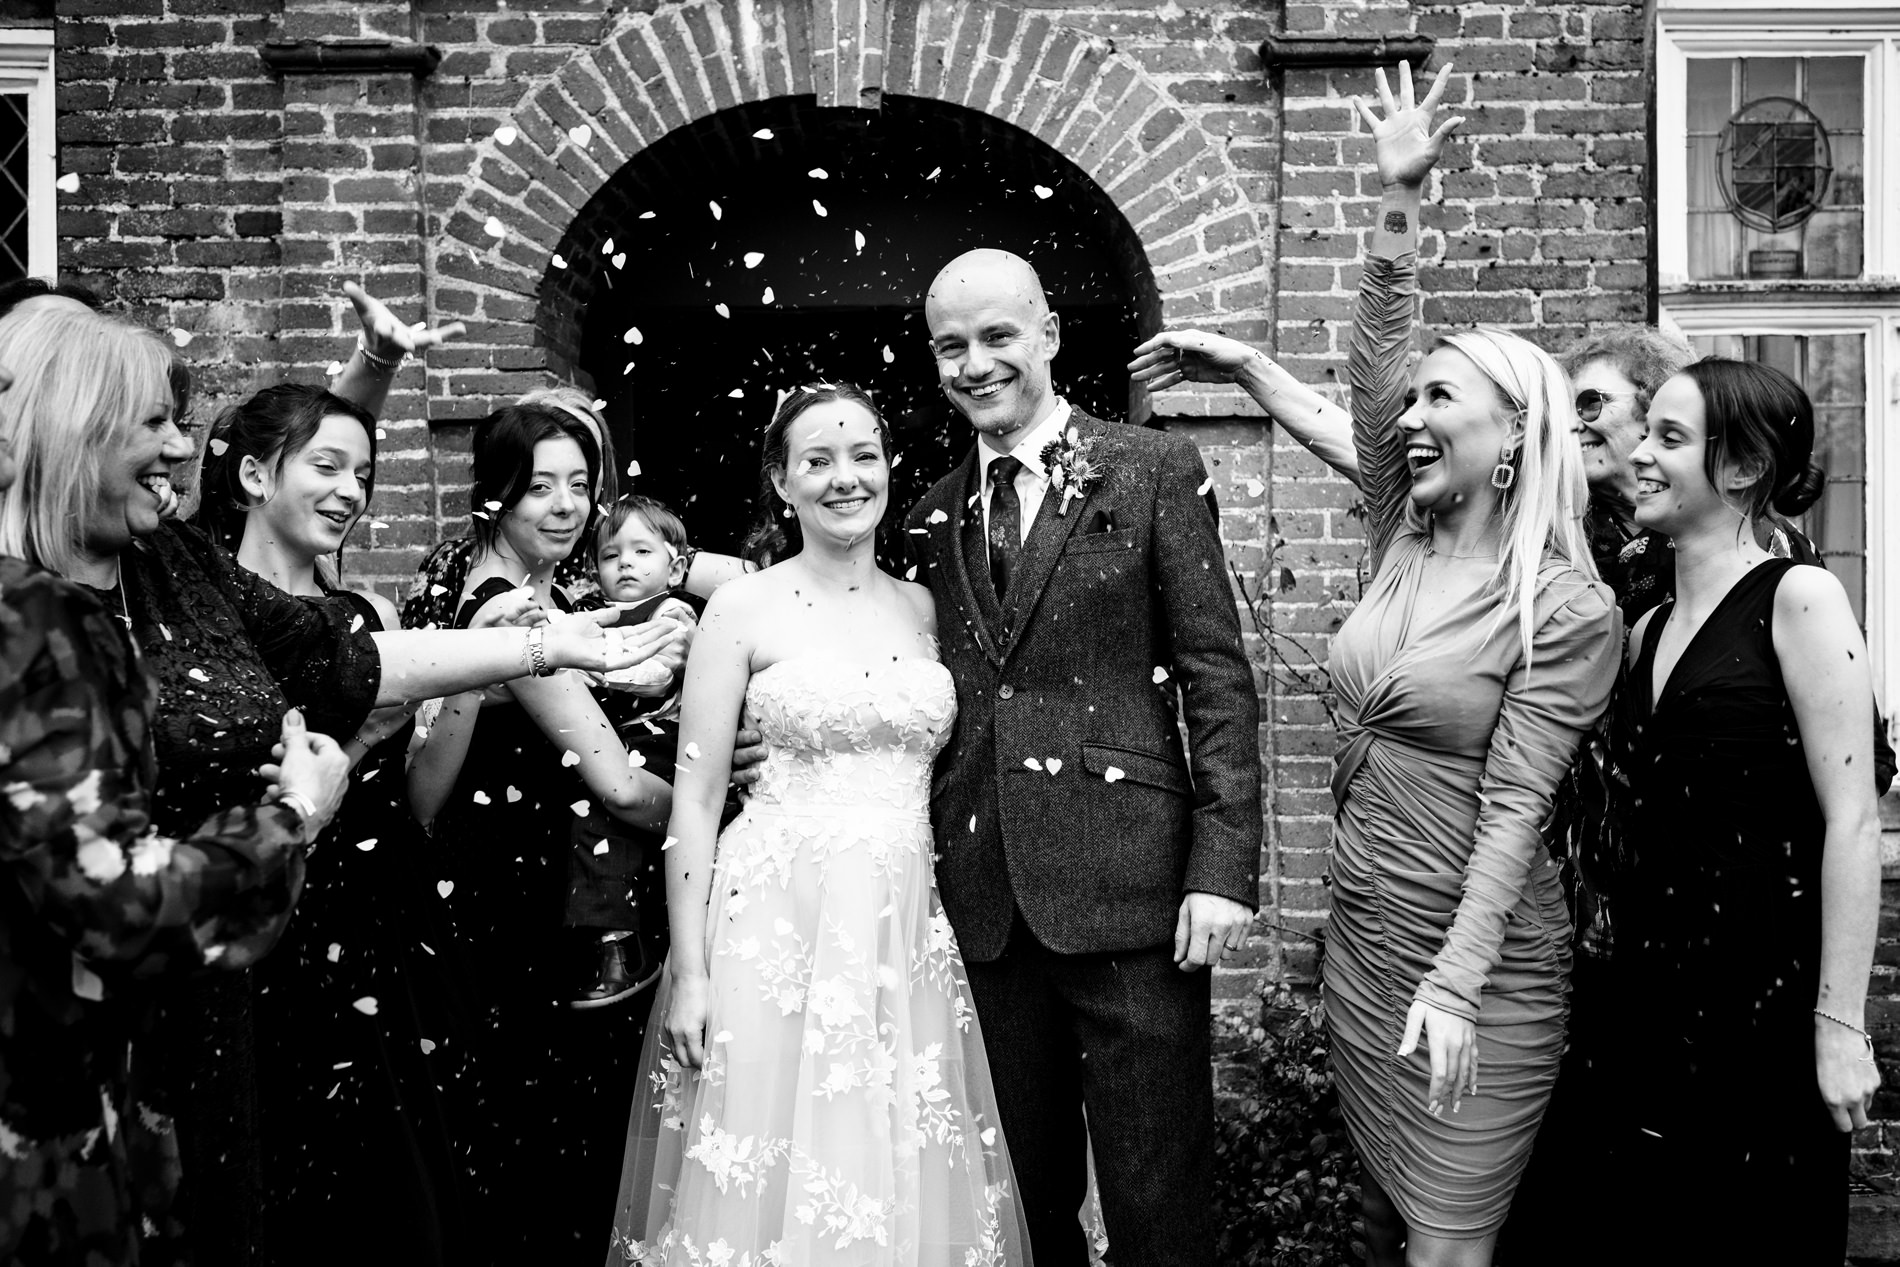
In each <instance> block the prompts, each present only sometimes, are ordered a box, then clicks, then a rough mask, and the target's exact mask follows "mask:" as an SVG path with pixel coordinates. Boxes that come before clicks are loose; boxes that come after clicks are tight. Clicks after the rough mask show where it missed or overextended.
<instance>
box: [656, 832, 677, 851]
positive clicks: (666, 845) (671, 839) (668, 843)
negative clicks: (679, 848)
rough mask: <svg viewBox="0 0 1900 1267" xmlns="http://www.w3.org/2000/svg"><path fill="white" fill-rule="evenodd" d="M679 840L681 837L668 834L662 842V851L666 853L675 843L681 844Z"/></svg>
mask: <svg viewBox="0 0 1900 1267" xmlns="http://www.w3.org/2000/svg"><path fill="white" fill-rule="evenodd" d="M679 842H680V838H679V837H678V836H668V837H667V838H666V839H665V840H662V841H661V842H660V852H661V853H665V852H666V851H667V850H669V849H671V848H672V847H673V846H674V845H677V844H679Z"/></svg>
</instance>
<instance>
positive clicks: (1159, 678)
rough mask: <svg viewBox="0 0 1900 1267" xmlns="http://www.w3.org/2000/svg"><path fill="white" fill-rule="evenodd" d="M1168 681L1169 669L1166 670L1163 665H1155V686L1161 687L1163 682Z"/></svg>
mask: <svg viewBox="0 0 1900 1267" xmlns="http://www.w3.org/2000/svg"><path fill="white" fill-rule="evenodd" d="M1167 680H1168V671H1167V669H1166V668H1164V667H1163V666H1161V665H1159V664H1157V665H1155V671H1154V684H1155V685H1156V686H1160V685H1161V684H1162V683H1163V682H1165V681H1167Z"/></svg>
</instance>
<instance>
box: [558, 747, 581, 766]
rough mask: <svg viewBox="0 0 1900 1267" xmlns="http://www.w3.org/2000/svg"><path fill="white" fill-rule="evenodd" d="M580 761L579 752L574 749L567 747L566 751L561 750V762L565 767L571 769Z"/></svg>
mask: <svg viewBox="0 0 1900 1267" xmlns="http://www.w3.org/2000/svg"><path fill="white" fill-rule="evenodd" d="M580 763H581V754H580V753H578V752H576V751H574V750H573V749H572V748H569V749H568V750H567V751H566V752H563V753H562V754H561V764H562V765H563V766H565V767H567V768H568V769H573V768H574V767H575V766H577V765H579V764H580Z"/></svg>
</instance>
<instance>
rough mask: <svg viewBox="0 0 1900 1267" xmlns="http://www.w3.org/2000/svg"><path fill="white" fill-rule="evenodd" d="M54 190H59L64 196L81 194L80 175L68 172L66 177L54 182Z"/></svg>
mask: <svg viewBox="0 0 1900 1267" xmlns="http://www.w3.org/2000/svg"><path fill="white" fill-rule="evenodd" d="M53 188H55V189H57V190H59V192H61V193H62V194H76V193H78V192H79V173H78V172H67V173H66V174H65V175H64V176H61V177H60V178H59V179H58V180H56V181H54V182H53Z"/></svg>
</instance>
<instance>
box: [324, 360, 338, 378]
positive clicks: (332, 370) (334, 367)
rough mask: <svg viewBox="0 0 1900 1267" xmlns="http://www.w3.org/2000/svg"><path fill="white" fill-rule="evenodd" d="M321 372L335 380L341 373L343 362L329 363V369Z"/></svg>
mask: <svg viewBox="0 0 1900 1267" xmlns="http://www.w3.org/2000/svg"><path fill="white" fill-rule="evenodd" d="M323 372H324V373H325V374H326V375H328V376H329V377H331V378H335V377H336V376H337V375H338V374H341V373H342V372H343V362H341V361H331V362H330V364H329V367H328V368H327V369H325V370H324V371H323Z"/></svg>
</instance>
